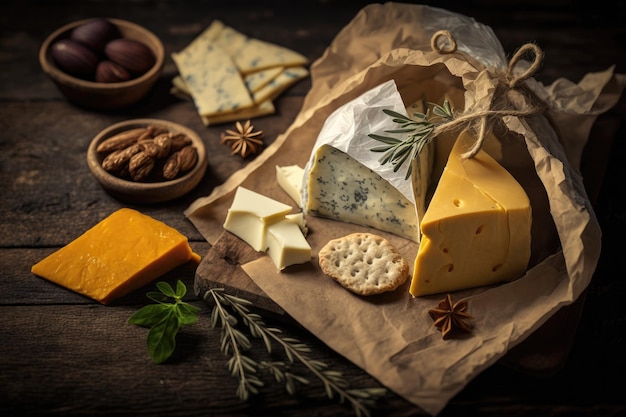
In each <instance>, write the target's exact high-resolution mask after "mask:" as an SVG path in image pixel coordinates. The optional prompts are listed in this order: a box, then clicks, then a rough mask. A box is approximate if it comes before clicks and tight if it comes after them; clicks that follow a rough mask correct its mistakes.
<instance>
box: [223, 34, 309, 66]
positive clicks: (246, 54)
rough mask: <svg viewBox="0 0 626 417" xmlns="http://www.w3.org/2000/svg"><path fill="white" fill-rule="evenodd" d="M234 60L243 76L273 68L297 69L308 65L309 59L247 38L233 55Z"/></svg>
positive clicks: (285, 49) (281, 47)
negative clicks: (296, 67)
mask: <svg viewBox="0 0 626 417" xmlns="http://www.w3.org/2000/svg"><path fill="white" fill-rule="evenodd" d="M233 60H234V62H235V65H237V68H239V70H240V71H241V72H242V73H243V74H248V73H251V72H254V71H259V70H263V69H266V68H271V67H277V66H281V67H295V66H300V65H306V64H307V63H308V59H307V58H306V57H305V56H304V55H302V54H299V53H298V52H295V51H292V50H291V49H288V48H285V47H283V46H279V45H275V44H273V43H269V42H265V41H262V40H260V39H255V38H247V39H246V42H245V43H244V44H243V46H241V48H239V49H238V50H237V51H236V52H235V54H234V55H233Z"/></svg>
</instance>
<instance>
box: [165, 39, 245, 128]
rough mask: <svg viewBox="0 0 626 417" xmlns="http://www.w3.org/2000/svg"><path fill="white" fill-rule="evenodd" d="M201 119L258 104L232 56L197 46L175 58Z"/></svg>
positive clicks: (215, 48)
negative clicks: (255, 102)
mask: <svg viewBox="0 0 626 417" xmlns="http://www.w3.org/2000/svg"><path fill="white" fill-rule="evenodd" d="M172 59H173V60H174V62H175V63H176V66H177V68H178V71H179V72H180V75H181V78H182V79H183V80H184V82H185V85H186V86H187V88H188V90H189V93H190V95H191V97H192V99H193V102H194V104H195V106H196V109H197V111H198V113H199V114H200V115H201V116H210V115H214V114H223V113H229V112H233V111H237V110H241V109H244V108H247V107H251V106H252V105H253V104H254V101H253V100H252V97H251V96H250V93H249V91H248V89H247V87H246V84H245V82H244V81H243V78H242V76H241V74H240V73H239V71H238V70H237V67H236V66H235V64H234V63H233V61H232V60H231V58H230V56H229V55H228V54H227V53H226V52H225V51H224V50H222V49H221V48H219V47H217V46H215V45H213V44H211V43H207V44H206V45H203V44H201V43H195V44H194V47H193V48H186V49H185V50H183V51H182V52H179V53H174V54H172Z"/></svg>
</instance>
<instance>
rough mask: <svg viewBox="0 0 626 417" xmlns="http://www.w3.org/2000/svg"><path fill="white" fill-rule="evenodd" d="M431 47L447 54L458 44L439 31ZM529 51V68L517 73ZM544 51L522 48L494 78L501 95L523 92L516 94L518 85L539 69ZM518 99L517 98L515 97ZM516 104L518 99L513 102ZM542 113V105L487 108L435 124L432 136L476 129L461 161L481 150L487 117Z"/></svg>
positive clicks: (510, 97)
mask: <svg viewBox="0 0 626 417" xmlns="http://www.w3.org/2000/svg"><path fill="white" fill-rule="evenodd" d="M431 48H432V49H433V51H435V52H439V53H440V54H450V53H454V52H456V50H457V43H456V40H455V39H454V36H452V34H451V33H450V32H449V31H447V30H439V31H437V32H435V33H434V34H433V36H432V37H431ZM528 52H532V54H533V60H532V61H531V65H530V66H529V67H528V68H527V69H526V70H525V71H523V72H521V73H519V74H516V73H515V68H516V66H517V65H518V64H519V62H520V60H521V59H522V57H523V56H524V54H526V53H528ZM542 60H543V51H542V50H541V48H539V46H537V45H535V44H533V43H527V44H524V45H522V46H521V47H520V48H519V49H518V50H517V51H516V52H515V54H514V55H513V57H512V58H511V59H510V60H509V65H508V67H507V70H506V72H497V73H496V76H497V78H499V79H500V81H501V84H503V85H504V86H505V91H504V92H503V94H506V96H507V97H508V98H509V101H513V100H511V99H515V98H518V97H519V96H520V95H521V94H522V93H521V92H520V91H519V87H520V84H521V83H523V82H524V81H526V80H527V79H529V78H530V77H532V76H533V75H534V74H535V72H536V71H537V70H538V69H539V67H540V66H541V62H542ZM516 96H517V97H516ZM516 101H518V100H516ZM543 111H544V106H543V105H530V106H524V108H522V109H507V110H495V109H492V108H491V106H490V107H489V108H488V109H484V110H477V111H473V112H469V113H463V114H460V115H458V116H455V117H454V119H452V120H450V121H448V122H444V123H441V124H439V125H437V126H436V127H435V129H434V131H433V137H436V136H437V135H440V134H441V133H444V132H449V131H451V130H454V129H457V128H459V127H460V126H471V127H474V128H476V131H477V138H476V141H475V142H474V144H473V146H472V147H471V148H470V149H469V150H468V151H467V152H466V153H464V154H463V155H461V156H462V157H463V158H473V157H474V156H476V154H477V153H478V151H480V149H481V148H482V145H483V142H484V141H485V136H486V133H487V126H488V121H489V119H490V118H497V117H499V118H502V117H504V116H516V117H528V116H532V115H535V114H538V113H541V112H543Z"/></svg>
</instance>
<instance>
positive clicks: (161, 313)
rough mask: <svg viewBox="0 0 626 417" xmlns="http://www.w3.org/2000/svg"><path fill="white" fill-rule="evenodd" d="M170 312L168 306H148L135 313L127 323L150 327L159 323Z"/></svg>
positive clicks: (170, 308) (169, 306) (170, 307)
mask: <svg viewBox="0 0 626 417" xmlns="http://www.w3.org/2000/svg"><path fill="white" fill-rule="evenodd" d="M171 310H172V306H171V305H168V304H150V305H147V306H145V307H142V308H141V309H140V310H138V311H136V312H135V313H134V314H133V315H132V316H130V318H129V319H128V323H130V324H136V325H137V326H142V327H152V326H154V325H156V324H157V323H159V322H161V321H162V320H163V319H164V318H165V317H166V316H167V315H168V314H170V311H171Z"/></svg>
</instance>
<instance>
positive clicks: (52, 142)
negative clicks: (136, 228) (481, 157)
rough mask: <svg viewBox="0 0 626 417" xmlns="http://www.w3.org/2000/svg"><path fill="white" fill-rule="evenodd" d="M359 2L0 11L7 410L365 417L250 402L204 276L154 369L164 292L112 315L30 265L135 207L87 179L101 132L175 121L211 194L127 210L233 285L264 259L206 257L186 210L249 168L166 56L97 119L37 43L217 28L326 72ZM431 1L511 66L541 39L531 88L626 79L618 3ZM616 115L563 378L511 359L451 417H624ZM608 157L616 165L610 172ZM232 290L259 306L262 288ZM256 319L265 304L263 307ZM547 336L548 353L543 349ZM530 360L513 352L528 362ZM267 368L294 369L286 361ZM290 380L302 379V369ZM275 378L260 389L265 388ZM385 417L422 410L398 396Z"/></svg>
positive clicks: (604, 127)
mask: <svg viewBox="0 0 626 417" xmlns="http://www.w3.org/2000/svg"><path fill="white" fill-rule="evenodd" d="M365 4H367V2H365V1H355V0H325V1H313V0H303V1H297V2H296V1H294V2H281V1H275V0H270V1H263V2H252V1H240V0H231V1H229V2H200V1H192V0H189V1H171V0H136V1H133V2H127V1H123V0H110V1H98V0H85V1H80V2H79V1H74V0H63V1H60V0H55V1H42V0H20V1H17V0H7V1H4V2H2V4H0V19H1V22H2V28H3V29H2V31H1V32H0V50H1V51H2V52H1V54H0V56H1V59H0V317H2V320H0V414H2V415H6V416H97V415H103V416H105V415H106V416H130V417H132V416H181V417H183V416H185V417H186V416H207V415H211V416H251V415H254V416H293V415H298V416H339V417H341V416H352V415H354V414H353V412H352V410H351V409H350V407H349V406H347V405H345V404H339V403H338V401H337V400H336V399H332V400H329V399H327V398H325V396H324V394H323V390H322V387H321V386H320V384H319V383H317V382H315V381H312V383H311V384H310V385H308V386H302V387H301V389H300V393H299V394H298V395H297V396H295V397H291V396H289V395H287V394H286V393H285V392H284V390H283V389H282V386H280V385H277V384H273V383H271V382H268V383H267V384H266V386H264V387H262V389H261V394H260V395H259V396H258V397H256V398H254V399H252V400H250V401H248V402H242V401H240V400H239V399H238V398H237V397H236V395H235V390H236V384H237V383H236V380H235V379H234V378H232V377H231V376H230V375H229V372H228V369H227V367H226V361H227V359H228V358H227V357H226V356H224V355H223V353H222V352H221V351H220V347H219V330H214V329H211V326H210V320H209V314H210V311H211V308H212V305H211V303H210V302H203V301H201V300H200V299H199V298H198V296H197V295H196V294H200V293H201V291H202V288H193V286H194V282H195V280H194V276H195V273H196V270H195V268H193V267H191V266H190V265H184V266H181V267H179V268H177V269H176V270H174V271H172V272H171V273H168V274H166V276H164V277H163V278H162V279H163V280H165V281H167V282H170V283H172V284H173V283H175V282H176V280H177V279H182V280H183V281H184V282H185V283H186V284H187V287H188V289H189V292H188V295H187V297H186V299H187V301H189V302H191V303H193V304H194V305H196V306H198V307H200V308H201V309H202V310H201V311H202V313H201V317H200V321H199V323H198V324H197V325H194V326H189V327H186V328H184V329H183V331H182V332H181V333H180V335H179V337H178V338H177V343H178V349H177V351H176V354H175V355H174V357H173V358H172V360H171V361H169V362H168V363H166V364H163V365H154V364H152V363H151V362H150V359H149V358H148V355H147V349H146V345H145V343H146V330H145V329H142V328H139V327H136V326H133V325H129V324H127V319H128V317H129V316H130V315H131V314H132V313H133V312H134V311H136V310H138V309H139V308H140V307H141V306H142V305H144V304H146V303H147V302H148V300H147V298H146V297H145V293H146V292H147V291H149V290H153V289H154V284H152V285H148V286H146V288H144V289H142V290H139V291H136V292H134V293H132V294H129V295H128V296H126V297H124V298H123V299H120V300H118V301H117V302H116V303H114V304H113V305H111V306H107V307H104V306H101V305H99V304H98V303H96V302H94V301H92V300H90V299H87V298H85V297H82V296H80V295H77V294H74V293H71V292H69V291H66V290H65V289H63V288H61V287H58V286H56V285H54V284H52V283H50V282H47V281H45V280H43V279H40V278H38V277H35V276H34V275H32V274H31V273H30V267H31V266H32V265H33V264H34V263H36V262H37V261H39V260H40V259H42V258H43V257H45V256H47V255H48V254H49V253H51V252H52V251H54V250H56V249H58V248H59V247H61V246H63V245H65V244H67V243H68V242H69V241H71V240H72V239H74V238H75V237H77V236H78V235H79V234H81V233H83V232H84V231H85V230H87V229H88V228H89V227H91V226H93V225H94V224H96V223H97V222H98V221H99V220H101V219H102V218H104V217H105V216H107V215H108V214H110V213H111V212H113V211H114V210H116V209H118V208H120V207H122V206H128V205H126V204H124V203H121V202H119V201H117V200H116V199H115V198H113V197H112V196H110V195H108V194H107V193H106V192H105V191H104V190H103V189H102V188H101V187H100V186H99V185H98V184H97V182H96V181H95V180H94V178H92V177H91V175H90V174H89V170H88V168H87V164H86V150H87V146H88V144H89V142H90V140H91V139H92V138H93V137H94V136H95V135H96V134H97V132H99V131H100V130H101V129H103V128H105V127H106V126H108V125H110V124H112V123H115V122H118V121H122V120H126V119H131V118H140V117H141V118H143V117H151V118H163V119H167V120H172V121H175V122H178V123H181V124H184V125H186V126H188V127H190V128H192V129H194V130H196V131H197V132H198V133H199V134H200V135H201V136H202V138H203V140H204V142H205V145H206V147H207V154H208V158H209V169H208V171H207V173H206V175H205V178H204V180H203V182H202V184H201V185H200V186H199V187H198V188H197V189H195V190H194V191H192V192H191V193H190V194H189V195H187V196H185V197H183V198H181V199H178V200H175V201H172V202H168V203H164V204H159V205H136V206H132V207H133V208H137V209H139V210H141V211H142V212H144V213H146V214H148V215H151V216H153V217H155V218H157V219H159V220H162V221H164V222H165V223H167V224H169V225H171V226H172V227H175V228H177V229H178V230H180V231H181V232H182V233H183V234H185V235H186V236H188V237H189V239H190V241H191V244H192V247H193V248H194V250H195V251H196V252H198V253H200V254H201V255H202V256H204V257H205V260H207V262H208V261H211V262H223V261H224V259H225V258H226V257H228V259H229V260H230V263H227V264H224V265H222V268H223V271H224V272H223V273H224V274H230V273H232V276H229V278H232V279H239V280H241V279H242V278H243V277H241V276H238V275H237V272H236V271H237V268H234V269H233V266H234V265H235V264H236V262H232V261H233V259H239V260H242V259H243V258H242V257H248V256H255V255H254V254H250V253H246V251H245V249H242V248H241V247H235V246H232V240H229V239H230V237H223V239H220V244H216V245H215V246H213V247H211V246H210V245H209V244H208V243H207V242H205V241H204V240H203V239H202V236H201V235H200V234H199V233H198V232H197V230H196V229H195V228H194V227H193V225H192V224H191V223H190V222H189V221H188V220H187V219H186V218H185V217H184V215H183V214H182V212H183V210H184V209H185V208H186V207H187V206H188V205H189V204H190V203H191V202H192V201H194V200H195V199H196V198H198V197H200V196H205V195H208V194H209V193H210V192H211V190H212V189H213V188H214V187H215V186H217V185H219V184H221V183H222V182H223V181H224V180H225V179H226V178H228V177H229V176H230V175H231V174H232V173H233V172H234V171H236V170H237V169H239V168H241V167H243V166H245V165H246V164H247V163H248V162H249V161H250V160H251V159H252V158H248V159H245V160H244V159H241V158H238V157H232V156H231V155H230V151H229V150H228V148H227V147H225V146H224V145H221V144H220V143H219V135H220V133H221V132H222V131H223V130H224V128H225V126H213V127H205V126H203V125H202V122H201V120H200V118H199V117H198V116H197V114H196V113H195V112H194V110H193V106H192V104H191V103H190V102H187V101H181V100H179V99H177V98H176V97H174V96H172V95H171V94H170V93H169V88H170V82H171V78H172V77H173V76H175V75H176V68H175V66H174V64H173V62H172V61H171V59H166V64H165V68H164V72H163V75H162V77H161V78H160V79H159V81H158V82H157V85H156V86H155V88H154V90H153V91H152V92H151V93H150V94H149V96H148V97H146V99H145V100H142V101H141V102H140V103H138V104H137V105H136V106H134V107H132V108H131V109H128V110H127V111H124V112H109V113H99V112H92V111H86V110H83V109H80V108H77V107H75V106H73V105H71V104H69V103H67V102H66V101H65V100H64V99H63V97H62V96H61V95H60V93H59V92H58V91H57V90H56V88H55V86H54V85H53V84H52V83H51V82H50V80H49V79H47V78H46V76H45V74H43V72H42V71H41V69H40V67H39V63H38V61H37V53H38V49H39V46H40V45H41V43H42V42H43V40H44V39H45V37H46V36H48V35H49V34H50V33H51V32H52V31H53V30H55V29H56V28H58V27H60V26H61V25H63V24H65V23H67V22H70V21H72V20H78V19H82V18H86V17H94V16H109V17H114V18H122V19H126V20H131V21H134V22H136V23H138V24H141V25H144V26H146V27H148V28H150V29H151V30H152V31H153V32H155V33H157V34H158V36H160V37H161V39H162V41H163V42H164V45H165V48H166V51H167V53H168V54H169V53H171V52H173V51H177V50H180V49H182V48H183V47H184V46H185V45H187V44H188V43H189V42H190V41H191V40H192V39H193V38H194V37H195V36H196V35H197V34H198V33H200V31H201V30H203V29H204V28H206V27H207V26H208V25H209V24H210V23H211V22H212V21H213V20H214V19H220V20H222V21H223V22H224V23H226V24H228V25H231V26H233V27H235V28H238V29H240V30H241V31H243V32H245V33H247V34H248V35H250V36H253V37H258V38H261V39H264V40H266V41H268V42H274V43H278V44H281V45H284V46H286V47H289V48H292V49H295V50H297V51H299V52H301V53H303V54H304V55H306V56H307V57H308V58H309V59H310V60H311V62H314V61H315V60H316V59H318V58H319V57H320V56H322V54H323V53H324V51H325V49H326V47H327V46H328V45H329V43H330V42H331V41H332V39H333V38H334V37H335V35H336V34H337V33H339V31H340V30H341V28H342V27H343V26H345V25H346V24H347V23H348V22H349V21H350V20H351V19H352V18H353V17H354V16H355V15H356V13H358V11H359V10H360V8H361V7H363V6H364V5H365ZM430 5H432V6H436V7H445V8H449V9H452V10H455V11H457V12H459V13H462V14H465V15H469V16H472V17H474V18H475V19H476V20H477V21H479V22H482V23H485V24H487V25H489V26H491V27H492V28H493V30H494V32H495V33H496V35H497V36H498V37H499V39H500V40H501V42H502V44H503V47H504V49H505V51H506V52H507V54H509V56H510V55H512V53H513V52H514V51H515V49H516V48H517V47H519V46H520V45H522V44H523V43H526V42H528V41H534V42H536V43H537V44H538V45H540V46H541V48H542V49H543V50H544V52H545V54H546V58H545V60H544V63H543V65H542V68H541V70H540V72H539V73H538V75H537V78H538V79H539V80H540V81H542V82H544V83H546V84H547V83H551V82H553V81H554V80H556V79H558V78H559V77H565V78H567V79H570V80H572V81H574V82H578V81H579V80H580V79H581V78H582V77H583V76H584V75H585V74H587V73H589V72H593V71H601V70H605V69H607V68H608V67H610V66H611V65H615V69H616V71H617V72H620V73H626V28H625V26H624V24H623V22H624V21H626V20H625V19H626V7H625V6H624V5H623V4H617V5H614V4H613V2H610V3H609V2H608V1H606V0H600V1H595V2H582V1H579V0H551V1H539V0H535V1H533V0H515V1H510V2H498V1H493V0H469V1H448V2H444V1H434V2H430ZM310 86H311V80H310V79H306V80H303V81H301V82H299V83H298V84H296V85H295V86H293V87H292V88H290V89H289V90H288V91H287V92H286V93H285V94H284V95H283V96H281V97H280V99H279V100H277V101H276V105H277V112H276V114H274V115H271V116H267V117H263V118H259V119H258V120H255V121H254V123H255V126H256V127H257V128H259V129H261V130H263V131H264V133H265V134H264V138H265V140H266V143H267V144H269V143H271V142H272V141H273V140H274V139H275V138H276V136H277V135H279V134H280V133H282V132H283V131H284V130H285V129H286V128H287V127H288V126H289V125H290V124H291V122H292V121H293V119H294V117H295V116H296V115H297V113H298V111H299V109H300V107H301V105H302V102H303V100H304V98H305V95H306V93H307V91H308V89H309V88H310ZM617 110H618V111H616V112H614V113H612V114H611V115H608V116H607V117H606V118H605V120H603V123H601V124H599V125H598V126H597V127H596V128H597V129H600V130H601V131H602V132H604V133H603V135H602V137H603V138H605V140H603V142H602V143H601V144H599V145H601V146H596V147H595V148H593V149H591V148H590V149H589V150H588V152H586V156H587V158H586V160H585V164H584V166H583V171H584V173H585V183H586V184H587V187H588V188H589V189H590V190H593V194H592V195H591V197H592V201H594V203H595V209H596V215H597V217H598V220H599V222H600V224H601V227H602V230H603V240H602V245H603V247H602V256H601V258H600V263H599V265H598V268H597V271H596V274H595V276H594V279H593V281H592V283H591V285H590V286H589V288H588V290H587V292H586V297H585V300H584V303H582V302H581V303H580V304H577V305H575V306H573V308H574V312H573V314H574V317H578V315H579V316H580V319H579V321H578V323H577V324H578V325H577V326H574V327H577V328H576V332H575V333H574V334H573V333H571V332H567V331H566V330H567V327H568V326H572V325H575V324H576V323H575V322H572V321H568V320H569V317H571V316H567V317H565V318H563V317H561V316H559V317H557V320H560V322H559V323H560V324H561V327H560V328H559V329H558V331H554V332H551V333H550V334H549V335H544V336H546V337H548V336H549V337H551V338H556V339H562V338H567V337H572V338H573V340H572V343H571V350H568V351H566V352H563V351H557V352H552V353H553V354H555V355H561V356H560V358H559V360H564V362H563V366H562V367H561V368H560V369H559V370H558V371H557V372H554V373H550V374H547V375H541V376H538V375H537V373H533V374H527V373H524V372H520V371H519V370H518V368H514V367H513V366H512V364H519V361H520V360H523V359H520V357H519V356H518V357H517V358H513V359H512V362H507V361H502V362H500V363H498V364H496V365H494V366H492V367H490V368H489V369H487V370H485V371H484V372H483V373H481V374H480V375H479V376H478V377H477V378H475V379H474V380H473V381H471V382H470V383H469V384H468V385H467V386H466V387H465V388H464V389H463V390H462V391H461V392H460V393H459V394H458V395H457V396H456V397H455V398H453V399H452V401H451V402H450V403H449V405H448V406H447V407H446V408H445V409H444V411H443V412H442V413H441V414H440V417H449V416H457V415H464V416H468V415H471V416H489V417H491V416H493V417H496V416H505V415H507V416H508V415H515V416H571V415H576V416H618V415H626V401H625V400H624V397H623V392H624V390H625V389H626V385H625V384H624V382H623V375H624V373H625V372H626V359H625V358H626V356H625V355H624V354H623V352H624V351H625V350H626V340H625V338H624V334H625V332H626V325H625V323H626V315H625V314H624V309H623V308H622V304H623V299H624V297H625V296H626V285H625V284H624V277H625V276H626V270H625V267H624V263H623V262H622V258H623V253H622V252H623V244H622V242H623V236H624V235H625V233H626V214H625V212H624V207H626V189H625V188H624V186H623V181H624V178H626V173H625V169H626V168H625V167H626V164H624V163H623V161H624V160H625V159H626V141H624V137H625V133H626V131H625V130H624V127H623V120H624V114H625V113H626V112H625V110H626V106H623V105H622V106H621V107H619V108H618V109H617ZM616 129H617V133H615V131H616ZM613 139H615V140H613ZM607 152H608V153H609V158H608V161H607V162H606V163H603V162H599V161H601V160H602V159H603V155H604V156H606V154H607ZM229 242H230V243H229ZM233 251H234V252H235V253H234V254H233V253H232V252H233ZM226 255H228V256H226ZM220 259H221V261H220ZM233 287H237V288H240V289H241V290H242V291H246V292H247V293H248V294H253V293H254V288H253V286H248V287H246V286H244V287H243V288H241V287H239V286H238V285H237V286H235V285H234V284H233ZM259 305H260V306H263V304H262V301H261V299H260V298H259ZM265 307H268V306H265ZM494 314H497V312H494ZM267 320H268V322H269V323H270V324H272V325H276V326H279V327H281V328H282V329H283V331H284V334H285V335H287V336H291V337H295V338H297V339H300V340H302V341H303V342H305V343H307V344H308V345H309V346H310V347H311V352H310V356H311V357H312V358H314V359H319V360H322V361H324V362H326V363H328V364H329V366H330V367H332V368H334V369H337V370H339V371H341V372H342V373H343V374H344V375H345V376H346V377H347V378H348V379H349V381H350V383H351V385H352V386H354V387H375V386H379V384H378V382H377V381H376V380H375V379H373V378H371V377H370V376H368V375H367V374H366V373H365V372H363V371H362V370H361V369H359V368H358V367H356V366H354V365H353V364H351V363H349V362H348V361H346V360H345V359H343V358H342V357H340V356H339V355H337V354H336V353H334V352H333V351H331V350H330V349H329V348H328V347H326V346H325V345H324V344H323V343H321V342H320V341H319V340H317V339H316V338H315V337H314V336H312V335H311V334H310V333H309V332H307V331H306V330H305V329H302V328H301V327H299V326H298V325H297V324H294V323H292V322H290V321H289V320H283V319H280V320H278V319H275V318H274V316H272V317H268V319H267ZM540 340H541V341H542V342H540V343H538V344H539V345H541V343H543V341H545V340H546V339H540ZM566 345H567V344H566ZM539 347H540V348H541V346H539ZM529 351H530V352H532V350H526V351H520V350H514V351H513V352H512V353H514V354H521V355H522V357H523V355H524V354H525V353H527V352H529ZM546 351H547V352H550V349H547V350H545V349H544V350H543V352H546ZM250 355H251V356H253V357H255V358H256V359H259V360H265V359H267V355H266V353H265V350H264V348H263V346H262V344H260V343H254V345H253V347H252V349H251V351H250ZM563 355H564V356H563ZM272 358H273V359H281V360H282V359H284V358H283V357H282V356H281V355H280V353H279V352H274V355H273V356H272ZM531 359H532V358H531ZM293 369H294V371H297V372H302V373H306V371H305V370H304V369H302V367H300V366H298V365H294V368H293ZM307 376H309V377H310V375H308V374H307ZM267 377H269V376H268V375H263V379H264V380H266V381H270V380H269V379H267ZM373 415H384V416H416V415H423V413H422V412H421V410H420V409H419V408H417V407H415V406H413V405H411V404H408V403H407V402H406V401H404V400H403V399H401V398H400V397H398V396H396V395H394V394H393V393H389V394H388V395H387V396H386V397H385V398H384V399H383V400H382V401H380V402H379V403H378V404H377V406H376V408H375V409H374V411H373Z"/></svg>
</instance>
